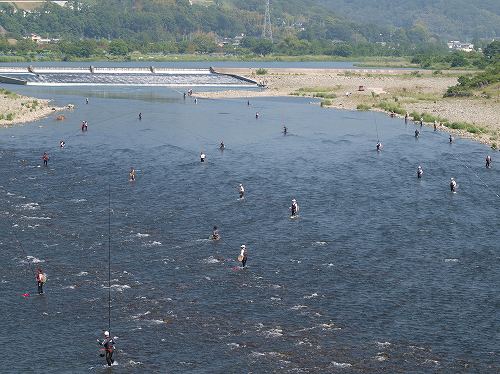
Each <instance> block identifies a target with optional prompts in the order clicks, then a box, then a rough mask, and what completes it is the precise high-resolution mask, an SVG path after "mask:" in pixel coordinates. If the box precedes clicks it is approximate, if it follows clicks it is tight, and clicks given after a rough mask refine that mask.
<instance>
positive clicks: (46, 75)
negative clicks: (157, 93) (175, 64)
mask: <svg viewBox="0 0 500 374" xmlns="http://www.w3.org/2000/svg"><path fill="white" fill-rule="evenodd" d="M0 82H2V83H8V84H22V85H43V86H85V85H92V86H95V85H112V86H167V87H168V86H170V87H174V86H177V87H182V86H206V87H210V86H212V87H226V86H230V87H252V86H256V85H257V82H256V81H253V80H251V79H248V78H245V77H242V76H238V75H235V74H224V73H218V72H217V71H216V70H215V69H214V68H212V67H210V68H208V69H171V68H156V67H154V66H149V67H95V66H89V67H51V66H46V67H43V66H40V67H39V66H37V67H33V66H27V67H11V66H9V67H1V66H0Z"/></svg>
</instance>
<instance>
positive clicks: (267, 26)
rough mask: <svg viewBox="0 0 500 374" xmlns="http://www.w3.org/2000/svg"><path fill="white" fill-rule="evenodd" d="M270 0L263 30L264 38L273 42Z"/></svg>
mask: <svg viewBox="0 0 500 374" xmlns="http://www.w3.org/2000/svg"><path fill="white" fill-rule="evenodd" d="M269 2H270V0H266V14H265V15H264V28H263V29H262V38H263V39H269V40H270V41H271V42H272V41H273V28H272V27H271V10H270V6H269Z"/></svg>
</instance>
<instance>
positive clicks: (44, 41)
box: [24, 33, 60, 44]
mask: <svg viewBox="0 0 500 374" xmlns="http://www.w3.org/2000/svg"><path fill="white" fill-rule="evenodd" d="M24 39H31V41H33V42H35V43H36V44H49V43H58V42H59V40H60V39H55V38H53V39H50V38H43V37H41V36H40V35H38V34H34V33H31V34H30V35H29V36H25V37H24Z"/></svg>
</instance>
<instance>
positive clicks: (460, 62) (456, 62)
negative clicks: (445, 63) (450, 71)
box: [450, 52, 469, 68]
mask: <svg viewBox="0 0 500 374" xmlns="http://www.w3.org/2000/svg"><path fill="white" fill-rule="evenodd" d="M450 64H451V67H452V68H456V67H462V66H467V65H468V64H469V62H468V61H467V59H466V58H465V56H464V54H463V53H460V52H453V54H452V56H451V60H450Z"/></svg>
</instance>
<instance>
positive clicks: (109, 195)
mask: <svg viewBox="0 0 500 374" xmlns="http://www.w3.org/2000/svg"><path fill="white" fill-rule="evenodd" d="M108 331H111V185H110V184H109V183H108Z"/></svg>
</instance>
